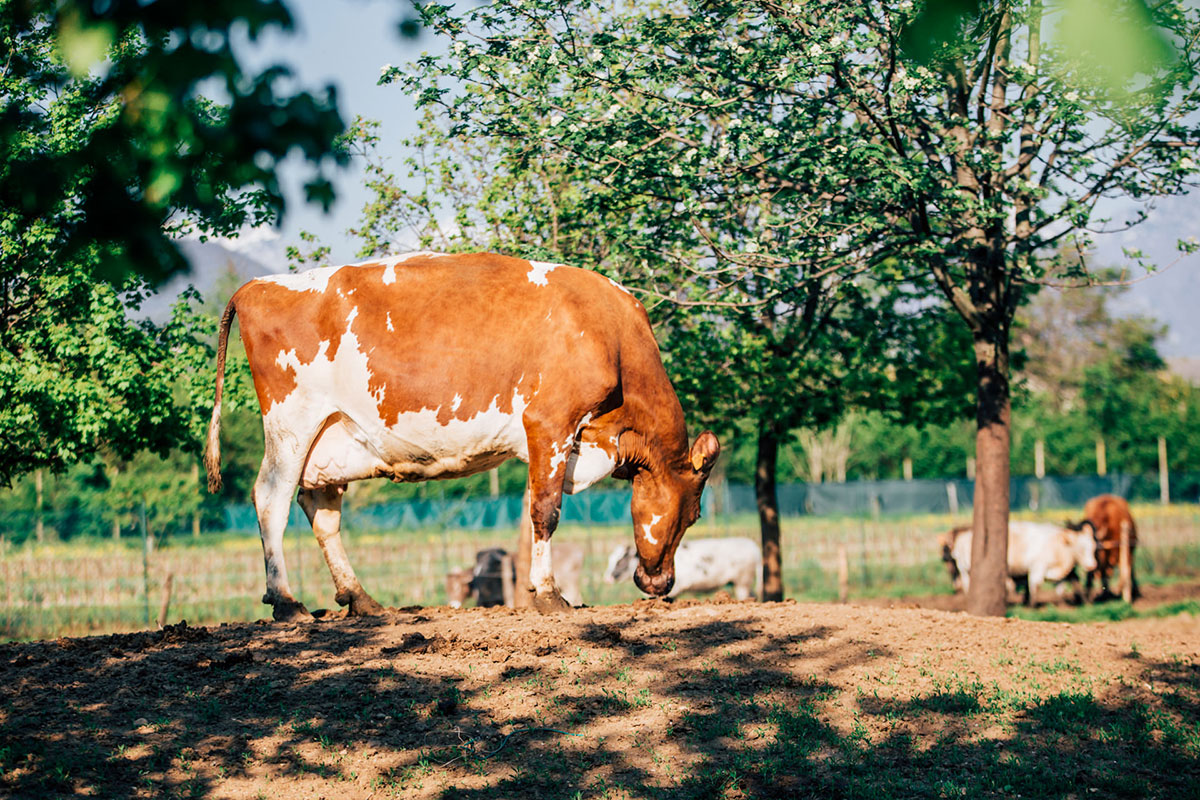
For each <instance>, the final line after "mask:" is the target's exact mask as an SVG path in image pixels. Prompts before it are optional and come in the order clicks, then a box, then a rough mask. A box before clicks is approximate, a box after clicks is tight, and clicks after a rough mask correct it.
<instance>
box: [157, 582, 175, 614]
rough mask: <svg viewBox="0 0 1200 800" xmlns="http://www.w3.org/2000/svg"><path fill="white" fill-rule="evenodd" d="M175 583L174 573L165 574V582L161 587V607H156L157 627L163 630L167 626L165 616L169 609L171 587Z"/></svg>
mask: <svg viewBox="0 0 1200 800" xmlns="http://www.w3.org/2000/svg"><path fill="white" fill-rule="evenodd" d="M174 583H175V575H174V573H170V572H168V573H167V581H166V583H165V584H164V585H163V599H162V605H161V606H159V607H158V627H159V628H163V627H165V626H166V624H167V614H168V613H169V612H170V609H171V587H172V585H173V584H174Z"/></svg>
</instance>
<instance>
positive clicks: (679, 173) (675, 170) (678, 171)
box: [671, 162, 683, 178]
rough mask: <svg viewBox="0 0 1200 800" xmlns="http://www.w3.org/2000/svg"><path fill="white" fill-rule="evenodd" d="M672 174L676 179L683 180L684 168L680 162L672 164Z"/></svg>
mask: <svg viewBox="0 0 1200 800" xmlns="http://www.w3.org/2000/svg"><path fill="white" fill-rule="evenodd" d="M671 174H672V175H674V176H675V177H676V178H682V177H683V167H681V166H680V165H679V163H678V162H676V163H674V164H672V165H671Z"/></svg>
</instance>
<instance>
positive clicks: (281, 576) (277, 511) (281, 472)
mask: <svg viewBox="0 0 1200 800" xmlns="http://www.w3.org/2000/svg"><path fill="white" fill-rule="evenodd" d="M267 447H268V453H269V452H270V447H271V445H270V439H269V437H268V445H267ZM293 472H294V475H293V474H292V473H293ZM299 474H300V473H299V469H298V468H297V469H295V470H286V469H281V468H280V465H279V464H278V463H276V462H274V461H273V460H272V459H271V457H270V455H268V456H267V458H265V459H264V460H263V465H262V469H260V470H259V473H258V480H256V481H255V482H254V509H255V511H257V512H258V527H259V532H260V534H261V536H262V548H263V563H264V564H265V566H266V570H267V592H266V594H264V595H263V599H262V601H263V602H264V603H266V604H267V605H269V606H271V608H272V616H273V617H274V618H275V619H277V620H279V621H284V622H286V621H291V620H300V619H312V614H309V613H308V609H307V608H305V607H304V604H303V603H301V602H300V601H299V600H297V599H296V597H295V595H293V594H292V589H291V587H290V586H289V585H288V576H287V564H286V563H285V562H284V558H283V534H284V531H285V530H286V529H287V522H288V515H289V514H290V512H291V508H292V493H293V492H294V491H295V489H296V482H297V481H298V480H299Z"/></svg>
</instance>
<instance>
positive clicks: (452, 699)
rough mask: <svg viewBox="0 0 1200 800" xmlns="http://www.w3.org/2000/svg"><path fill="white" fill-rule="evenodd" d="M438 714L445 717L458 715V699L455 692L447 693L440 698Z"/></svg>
mask: <svg viewBox="0 0 1200 800" xmlns="http://www.w3.org/2000/svg"><path fill="white" fill-rule="evenodd" d="M436 710H437V713H438V714H440V715H442V716H443V717H452V716H454V715H455V714H457V713H458V697H457V695H456V694H455V693H454V692H447V693H446V694H444V695H442V696H441V697H439V698H438V701H437V707H436Z"/></svg>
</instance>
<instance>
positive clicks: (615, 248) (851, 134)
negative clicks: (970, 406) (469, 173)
mask: <svg viewBox="0 0 1200 800" xmlns="http://www.w3.org/2000/svg"><path fill="white" fill-rule="evenodd" d="M943 5H944V4H943V3H935V4H930V5H926V4H917V5H914V4H913V3H909V2H866V3H855V4H842V3H837V2H833V1H832V0H799V2H788V3H781V2H774V1H773V0H760V2H749V1H748V0H727V1H725V2H719V1H718V2H699V0H694V1H693V0H677V1H675V2H663V3H657V4H651V5H645V4H632V3H630V4H617V5H616V6H613V5H611V4H605V5H601V4H599V3H595V2H591V0H579V1H578V2H571V3H562V2H555V3H547V2H540V1H539V0H499V1H498V2H495V3H491V4H489V5H487V6H486V7H482V8H477V9H471V10H467V11H461V12H459V11H456V10H455V9H453V8H452V7H450V6H445V5H440V4H430V5H427V6H424V7H423V10H422V13H423V16H424V22H425V24H426V25H427V26H428V27H429V28H431V29H434V30H437V31H439V32H440V33H441V34H443V35H445V36H447V37H449V38H450V39H451V40H452V41H451V43H450V46H449V49H448V52H447V55H445V56H444V57H425V58H424V59H422V61H421V62H420V63H419V64H418V65H417V69H416V70H415V71H412V72H408V73H403V72H401V71H400V70H392V71H390V72H389V73H387V74H385V76H384V79H385V80H397V81H399V82H400V83H401V84H402V85H403V86H405V87H406V88H407V89H408V90H409V91H410V92H411V93H413V94H414V95H415V96H417V97H418V98H419V99H420V102H421V103H423V104H424V105H427V106H430V107H433V108H436V109H437V111H438V113H439V115H440V116H441V118H442V119H444V120H445V125H446V132H447V134H448V135H449V136H450V137H453V138H455V139H456V140H459V141H478V140H488V141H492V142H495V143H498V144H497V146H498V147H499V148H500V151H501V153H502V155H501V156H500V159H499V160H500V161H501V162H502V163H504V164H506V165H508V166H510V167H514V168H518V169H519V168H523V167H524V166H525V165H530V164H542V163H556V164H560V165H564V168H565V169H568V170H569V174H570V180H571V182H572V186H573V187H574V188H573V192H574V195H575V197H574V201H573V208H574V209H575V211H576V213H577V214H578V215H579V218H580V219H583V220H590V221H592V222H593V224H595V225H597V226H602V227H603V230H604V232H605V236H606V239H607V241H608V242H609V245H610V248H609V252H608V255H606V257H605V259H604V264H605V266H606V267H607V268H609V269H612V270H614V271H616V272H619V273H620V274H621V277H622V278H623V279H624V280H626V281H629V282H631V283H633V284H634V285H635V286H637V287H638V288H639V289H640V291H641V292H642V293H643V295H644V296H645V297H648V298H651V299H661V300H662V301H664V302H668V303H671V304H672V305H674V306H676V307H679V308H684V309H689V308H692V309H703V310H702V311H700V312H697V313H692V314H687V315H684V316H683V317H682V320H683V321H681V322H679V323H678V326H677V327H678V328H679V329H681V330H685V331H698V332H700V333H701V334H702V335H700V336H699V337H698V338H697V339H696V341H699V342H702V343H715V344H717V346H710V347H707V348H705V347H701V348H700V349H699V350H696V351H692V352H696V353H701V354H702V355H699V356H697V357H696V359H695V361H699V362H701V363H702V365H704V366H709V367H712V369H711V370H710V371H708V372H705V371H704V370H697V372H696V373H695V374H697V375H700V376H703V380H702V381H701V383H703V384H704V386H703V387H696V388H700V389H703V388H706V389H708V390H709V391H710V393H712V392H711V390H712V389H713V388H714V385H713V383H712V380H713V379H714V378H715V377H716V376H717V375H721V376H724V377H725V378H726V380H724V381H723V382H720V383H719V384H717V386H719V389H720V393H721V395H722V397H725V396H733V397H735V398H747V400H749V402H748V403H747V404H754V405H755V406H759V405H761V406H763V407H765V408H767V409H771V408H774V407H778V406H782V405H785V404H790V405H792V406H797V405H800V406H807V407H808V409H807V413H809V414H812V415H814V416H815V417H816V418H818V419H819V418H820V405H821V403H824V402H827V401H829V400H830V399H831V398H832V399H836V398H838V397H839V394H838V393H837V392H830V393H825V392H818V393H816V394H813V395H807V394H805V392H803V391H795V387H797V386H801V387H803V386H804V384H803V382H799V383H797V382H794V381H790V380H787V377H788V376H787V372H786V371H779V370H776V369H775V368H774V367H773V366H772V365H774V364H776V363H777V362H776V361H774V360H773V359H774V358H775V357H776V356H784V357H785V358H790V357H791V356H792V355H793V354H795V353H796V352H797V348H806V347H809V346H811V345H813V344H814V341H813V340H812V339H811V337H812V336H817V337H820V336H825V335H828V336H830V337H832V338H834V339H836V338H838V337H839V336H844V335H845V334H844V333H842V332H839V331H838V327H837V326H838V323H837V319H838V318H837V315H836V312H835V311H834V309H836V308H837V307H838V306H839V303H840V302H842V301H845V300H848V299H850V300H854V301H856V302H857V301H861V300H867V301H870V302H868V303H867V306H865V307H866V308H870V307H872V305H873V306H874V308H875V311H876V313H878V312H879V311H880V309H884V308H890V309H893V310H894V309H895V308H897V306H895V305H890V304H888V303H884V304H883V305H882V306H880V305H879V304H878V303H877V302H875V301H877V300H878V299H879V298H880V297H881V292H883V291H884V290H885V287H886V290H887V292H886V293H887V295H888V296H889V297H895V296H896V295H895V294H893V292H896V293H904V292H910V293H912V295H914V296H916V297H925V298H933V297H940V298H942V299H943V300H944V302H946V303H948V304H950V306H951V307H952V308H953V309H954V310H955V311H956V312H957V314H958V316H960V317H961V318H962V320H963V321H964V322H965V323H966V325H965V327H964V329H963V332H964V334H965V335H969V337H970V345H969V346H966V347H968V348H969V349H967V352H966V353H964V355H967V354H969V355H970V356H971V357H972V358H973V360H974V362H975V368H976V374H975V394H976V397H977V403H976V417H977V439H976V448H977V461H978V480H977V483H976V502H975V506H974V508H975V512H974V513H975V529H976V531H977V532H978V535H977V536H976V537H975V545H974V546H975V547H976V553H975V557H974V559H973V563H974V564H975V565H976V566H975V569H976V570H977V576H976V580H973V581H972V582H971V587H972V588H971V596H970V598H969V600H968V605H969V608H970V610H971V611H973V612H974V613H986V614H995V613H1002V612H1003V609H1004V582H1003V574H1004V571H1005V561H1006V548H1007V544H1006V542H1007V519H1008V477H1009V425H1010V421H1009V420H1010V390H1009V352H1008V349H1009V330H1010V326H1011V323H1012V319H1013V314H1014V313H1015V310H1016V308H1017V307H1018V305H1019V304H1020V303H1021V302H1022V300H1023V298H1024V296H1025V290H1026V288H1027V287H1029V286H1031V285H1033V284H1036V283H1038V282H1040V281H1043V280H1045V279H1046V276H1048V275H1052V274H1054V275H1059V274H1063V272H1062V271H1063V270H1064V269H1066V270H1067V272H1066V273H1065V274H1066V275H1068V279H1069V280H1076V281H1079V282H1087V281H1088V280H1089V277H1088V274H1087V270H1086V261H1080V260H1078V259H1076V260H1075V262H1074V264H1075V266H1071V265H1070V264H1062V263H1059V259H1058V258H1057V257H1056V253H1057V252H1059V251H1060V249H1061V247H1062V246H1063V245H1064V244H1069V245H1070V246H1071V248H1072V249H1076V250H1081V251H1082V250H1086V248H1087V246H1088V235H1089V233H1090V232H1091V231H1095V230H1100V229H1112V228H1114V227H1118V226H1119V225H1122V224H1133V223H1136V222H1137V221H1138V220H1139V219H1141V216H1140V215H1139V213H1137V212H1136V211H1135V212H1134V213H1133V214H1132V215H1131V216H1130V218H1129V219H1127V220H1122V221H1120V222H1112V221H1111V220H1108V219H1106V218H1105V212H1104V207H1103V206H1102V201H1103V200H1105V199H1106V198H1111V197H1115V196H1119V197H1122V198H1126V199H1129V200H1131V201H1133V202H1134V203H1140V204H1142V205H1144V204H1146V203H1148V202H1149V201H1150V200H1151V199H1152V198H1154V197H1156V196H1161V195H1164V194H1170V193H1177V192H1182V191H1186V189H1187V188H1188V187H1189V185H1190V181H1191V180H1192V178H1193V177H1194V175H1195V172H1196V166H1195V163H1194V162H1193V160H1192V159H1191V154H1192V153H1193V152H1194V150H1195V147H1196V138H1197V136H1196V135H1195V133H1194V132H1193V130H1192V129H1191V127H1189V124H1188V120H1189V118H1190V115H1191V114H1192V113H1193V112H1194V111H1195V110H1196V107H1197V101H1198V99H1200V95H1198V94H1197V88H1198V86H1197V81H1196V72H1195V56H1196V53H1195V50H1194V47H1195V42H1196V39H1197V36H1196V34H1197V32H1198V31H1200V25H1198V23H1197V15H1196V11H1195V10H1188V9H1185V8H1184V7H1183V5H1182V4H1181V3H1176V2H1166V3H1162V4H1159V5H1158V6H1156V7H1155V9H1153V11H1148V10H1146V9H1145V7H1143V6H1141V5H1140V4H1137V3H1136V2H1133V0H1131V2H1129V3H1121V2H1117V0H1113V2H1110V3H1106V4H1105V5H1104V7H1103V9H1102V10H1101V13H1100V15H1101V16H1102V17H1104V18H1106V19H1108V18H1111V19H1110V20H1109V21H1110V22H1113V21H1114V20H1115V22H1113V24H1116V25H1121V24H1127V26H1133V27H1131V29H1136V30H1152V31H1155V32H1160V33H1159V35H1158V38H1157V39H1155V41H1159V40H1161V41H1164V42H1166V43H1167V44H1169V45H1170V46H1172V47H1173V48H1174V55H1173V57H1171V58H1149V59H1145V58H1143V59H1133V60H1131V61H1130V62H1129V63H1130V64H1131V65H1132V66H1130V68H1129V69H1130V71H1129V72H1128V73H1127V74H1115V73H1113V71H1112V70H1107V71H1105V70H1102V69H1100V68H1099V67H1097V66H1096V65H1097V64H1098V63H1102V60H1098V59H1096V58H1095V57H1094V56H1093V57H1085V56H1087V55H1088V52H1087V48H1086V46H1085V44H1080V43H1079V40H1080V39H1081V37H1078V36H1076V37H1075V39H1072V38H1071V36H1070V34H1071V33H1072V31H1073V30H1075V28H1073V27H1072V26H1073V25H1075V24H1076V23H1077V22H1078V20H1079V18H1080V12H1079V4H1077V3H1076V4H1073V7H1074V8H1075V13H1074V14H1073V15H1072V14H1069V13H1067V12H1069V11H1070V10H1071V9H1069V8H1068V9H1066V10H1065V11H1064V10H1061V9H1052V10H1050V11H1048V10H1047V9H1046V8H1045V7H1044V6H1043V4H1042V2H1041V0H1029V1H1028V2H994V3H980V4H977V5H975V6H972V5H971V4H970V3H968V4H963V5H962V9H965V11H961V12H960V13H957V14H954V15H950V16H949V17H948V22H947V23H946V24H948V27H942V28H938V27H937V26H934V28H933V29H932V30H931V29H930V26H929V24H928V21H929V19H930V18H931V15H932V16H933V18H934V19H940V17H939V16H938V13H939V11H941V10H944V9H942V6H943ZM1068 5H1071V4H1068ZM956 7H957V6H956ZM1138 9H1141V11H1143V12H1144V18H1142V17H1139V18H1135V19H1131V20H1123V19H1122V15H1129V14H1133V13H1134V12H1135V11H1137V10H1138ZM1085 11H1086V9H1085ZM1056 15H1057V16H1056ZM1093 15H1094V14H1093ZM1105 15H1107V16H1105ZM1044 29H1047V30H1050V29H1053V30H1054V31H1056V34H1057V35H1058V36H1059V40H1057V41H1053V40H1049V39H1047V37H1045V36H1044V35H1043V30H1044ZM1105 30H1107V29H1105ZM1082 38H1084V39H1086V37H1082ZM1072 42H1074V44H1072ZM903 45H908V48H907V49H905V47H904V46H903ZM922 45H923V46H922ZM1098 72H1102V73H1103V74H1102V75H1100V76H1099V77H1098V76H1097V73H1098ZM1101 78H1102V79H1101ZM1131 86H1136V87H1137V88H1138V89H1139V90H1140V91H1136V92H1134V91H1130V90H1129V89H1130V87H1131ZM1121 89H1123V91H1121ZM544 212H545V209H544V208H543V207H530V208H527V209H525V214H526V218H527V219H534V218H536V217H537V216H538V215H539V214H543V213H544ZM862 276H869V278H870V280H869V281H867V282H864V281H863V280H862ZM928 302H929V301H928V300H926V303H928ZM917 305H918V306H920V303H918V304H917ZM857 307H858V308H860V309H861V308H864V306H863V305H862V304H861V303H858V305H857ZM901 307H903V306H901ZM908 307H909V308H911V307H912V306H911V305H910V306H908ZM921 307H928V306H921ZM851 316H854V317H858V314H857V313H856V314H854V315H851ZM718 318H725V319H728V320H732V324H729V325H720V324H715V323H714V322H713V320H715V319H718ZM867 318H868V319H869V318H870V317H869V316H868V317H867ZM882 318H883V317H882V315H880V316H879V319H882ZM873 329H874V330H879V331H884V330H888V326H887V325H883V324H881V323H878V322H876V323H873ZM893 330H894V328H893ZM964 344H965V343H964ZM722 349H724V350H725V352H727V353H729V354H730V355H729V358H727V359H724V360H722V359H718V358H715V357H714V355H715V354H717V353H719V352H721V351H722ZM815 349H816V350H818V351H820V352H826V351H825V350H824V349H823V348H822V347H816V348H815ZM909 352H910V351H909V349H908V348H907V347H906V346H905V345H904V344H902V343H897V344H894V345H893V346H892V347H891V348H887V347H886V346H882V345H881V346H880V347H879V349H877V350H875V351H874V352H873V353H871V352H870V351H868V353H869V356H870V357H872V358H882V360H883V361H884V362H885V363H886V362H889V361H894V362H895V363H896V364H897V365H898V366H899V367H903V366H904V357H905V356H906V355H907V354H908V353H909ZM670 355H671V358H676V355H675V353H674V350H673V349H672V352H671V354H670ZM680 357H682V358H685V359H691V358H692V355H691V352H689V351H683V355H682V356H680ZM813 366H814V369H813V374H816V375H818V376H820V377H821V379H822V382H823V381H824V378H825V377H827V376H834V377H835V378H836V376H837V375H838V374H839V370H838V368H837V364H836V362H834V363H830V362H829V361H827V360H825V359H823V358H822V359H819V360H817V361H816V362H815V363H814V365H813ZM844 369H845V374H847V375H852V376H854V377H855V378H857V377H858V375H859V372H860V370H859V368H858V365H856V364H854V363H853V362H847V363H846V364H845V365H844ZM760 372H767V373H769V374H771V375H772V376H775V377H779V378H782V379H781V380H779V381H776V382H772V381H760V380H759V378H761V377H762V376H761V374H759V373H760ZM885 374H886V373H885ZM752 379H753V380H752ZM685 383H686V382H685ZM835 383H836V381H835ZM699 393H700V392H697V394H699ZM867 394H871V392H869V391H868V392H867ZM846 395H847V396H852V393H849V392H847V393H846ZM751 397H753V399H752V400H750V398H751ZM764 416H765V417H767V418H770V419H772V424H774V422H775V421H776V420H780V421H782V420H786V421H788V422H794V421H795V417H790V418H789V417H786V416H783V415H780V416H776V415H775V414H773V413H770V412H768V413H767V414H765V415H764ZM781 417H782V419H781Z"/></svg>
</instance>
